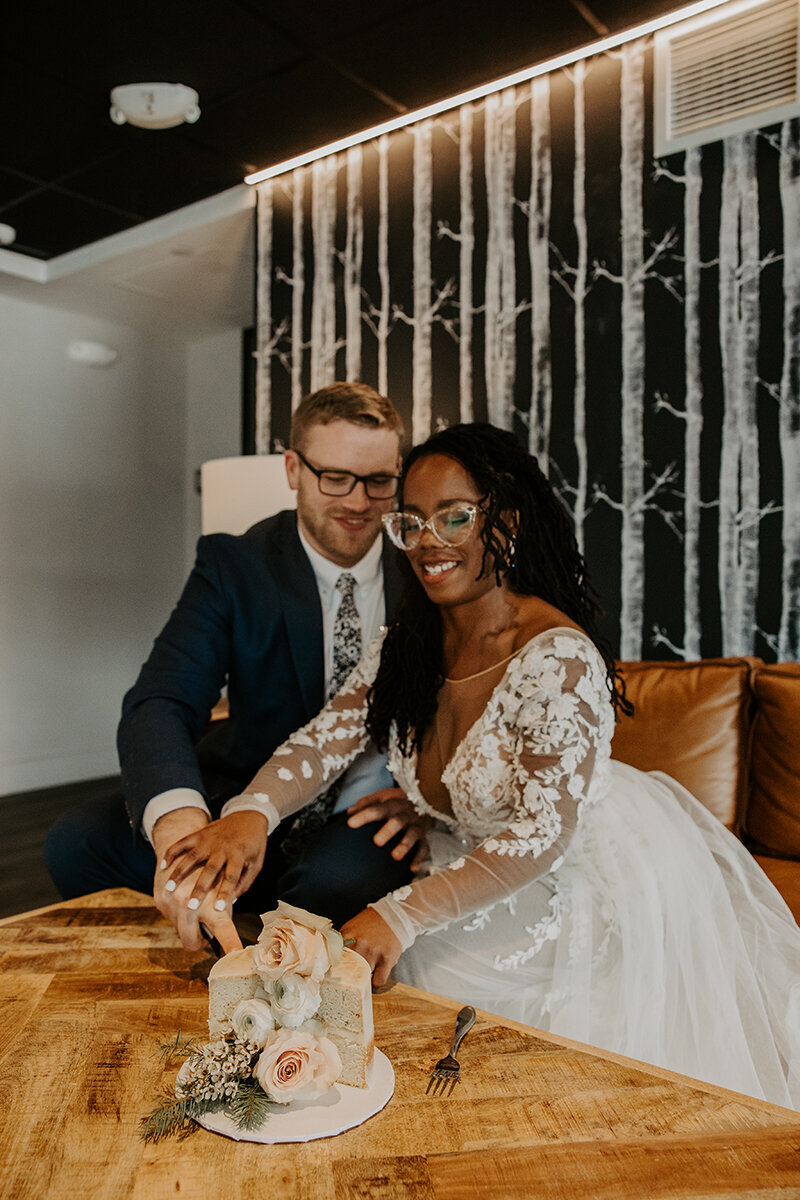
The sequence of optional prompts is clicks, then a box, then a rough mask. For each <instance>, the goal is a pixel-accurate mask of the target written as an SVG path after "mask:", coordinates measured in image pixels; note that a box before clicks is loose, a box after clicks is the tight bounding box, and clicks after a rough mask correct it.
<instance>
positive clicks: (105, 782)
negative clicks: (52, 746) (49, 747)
mask: <svg viewBox="0 0 800 1200" xmlns="http://www.w3.org/2000/svg"><path fill="white" fill-rule="evenodd" d="M118 787H119V776H117V775H111V776H109V777H108V778H106V779H92V780H89V781H88V782H87V783H68V784H64V785H62V786H61V787H53V788H46V789H44V790H43V791H38V792H17V793H16V794H15V795H12V796H0V813H2V822H3V838H2V840H0V917H10V916H13V915H14V913H18V912H27V911H28V909H31V908H41V907H42V906H43V905H45V904H54V903H55V902H56V901H58V900H59V899H60V898H61V897H60V896H59V894H58V892H57V891H56V889H55V887H54V886H53V884H52V883H51V881H50V876H49V875H48V873H47V867H46V866H45V865H44V858H43V857H42V847H43V846H44V839H45V837H46V836H47V831H48V829H49V828H50V826H51V825H52V824H53V822H54V821H55V820H56V818H57V817H59V816H60V815H61V813H63V812H66V810H67V809H68V808H72V806H73V805H74V804H79V803H80V802H81V801H82V800H91V799H93V798H94V797H95V796H102V795H105V793H106V792H110V791H114V790H116V789H117V788H118Z"/></svg>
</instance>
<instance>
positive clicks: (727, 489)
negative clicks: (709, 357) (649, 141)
mask: <svg viewBox="0 0 800 1200" xmlns="http://www.w3.org/2000/svg"><path fill="white" fill-rule="evenodd" d="M723 153H724V156H725V161H724V167H723V172H722V197H721V201H720V222H719V344H720V354H721V359H722V395H723V404H724V411H723V417H722V446H721V449H720V472H719V532H718V535H717V546H718V549H717V554H718V568H717V577H718V580H719V598H720V612H721V618H722V653H723V654H724V655H731V654H736V653H738V650H736V649H734V646H735V645H736V638H735V621H734V613H735V598H736V524H737V513H738V509H739V430H738V420H737V397H738V394H739V382H738V380H739V362H738V356H737V352H736V345H737V340H738V332H739V330H738V325H739V321H738V309H739V298H738V286H737V272H738V269H739V191H738V187H737V168H736V158H737V140H736V139H735V138H728V139H727V140H726V141H725V143H724V147H723Z"/></svg>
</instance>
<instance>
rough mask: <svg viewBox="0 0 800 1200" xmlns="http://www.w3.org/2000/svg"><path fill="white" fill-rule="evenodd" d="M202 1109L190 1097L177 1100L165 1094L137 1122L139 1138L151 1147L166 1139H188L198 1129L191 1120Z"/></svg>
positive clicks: (200, 1104) (198, 1103)
mask: <svg viewBox="0 0 800 1200" xmlns="http://www.w3.org/2000/svg"><path fill="white" fill-rule="evenodd" d="M202 1107H203V1105H202V1103H200V1102H198V1101H197V1100H195V1099H194V1098H193V1097H192V1096H185V1097H184V1098H183V1099H182V1100H178V1099H177V1098H176V1097H175V1096H171V1095H170V1094H169V1092H166V1093H164V1095H162V1096H160V1097H159V1099H158V1102H157V1104H156V1106H155V1108H153V1109H152V1110H151V1111H150V1112H149V1113H147V1114H146V1116H144V1117H142V1118H141V1120H140V1121H139V1137H140V1138H141V1139H142V1141H143V1142H148V1143H149V1144H151V1145H155V1143H156V1142H160V1141H163V1139H164V1138H168V1137H175V1136H178V1137H181V1138H185V1137H189V1136H190V1135H191V1134H193V1133H195V1131H196V1130H197V1128H198V1126H197V1125H196V1124H195V1122H194V1119H193V1118H195V1117H196V1116H199V1115H200V1112H199V1110H200V1109H201V1108H202Z"/></svg>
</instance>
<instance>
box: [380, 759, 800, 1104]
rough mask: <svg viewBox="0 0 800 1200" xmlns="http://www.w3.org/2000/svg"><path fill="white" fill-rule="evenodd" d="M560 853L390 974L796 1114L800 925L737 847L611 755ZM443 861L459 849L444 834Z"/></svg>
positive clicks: (658, 782) (654, 779)
mask: <svg viewBox="0 0 800 1200" xmlns="http://www.w3.org/2000/svg"><path fill="white" fill-rule="evenodd" d="M611 771H612V777H611V789H610V791H609V793H608V794H607V795H606V796H605V797H604V798H603V799H602V800H601V801H599V802H598V803H597V804H595V805H594V806H593V807H592V808H590V809H587V811H586V812H585V814H584V816H583V819H582V821H581V825H580V827H579V829H578V831H577V833H576V834H575V836H574V837H573V839H572V842H571V843H570V847H569V850H568V852H567V854H566V855H565V857H564V859H563V861H562V863H561V864H560V865H559V866H558V867H557V869H555V870H553V871H552V872H551V873H550V874H548V875H547V876H545V877H543V878H541V879H538V880H536V881H535V882H534V883H532V884H529V885H528V886H527V887H525V888H522V889H521V890H520V891H518V892H517V893H515V895H514V896H513V897H512V898H511V900H510V901H508V902H503V903H502V904H497V905H495V906H494V907H493V908H492V909H490V910H489V911H488V912H486V913H483V914H478V915H477V917H473V918H472V919H470V920H469V921H459V922H454V923H452V924H451V925H449V926H447V928H445V929H443V930H441V931H439V932H434V933H428V934H424V935H422V936H421V937H419V938H418V939H417V941H416V942H415V943H414V945H413V946H411V947H410V948H409V949H408V950H407V951H406V952H405V953H404V954H403V955H402V957H401V959H400V962H399V963H398V965H397V967H396V968H395V970H394V975H395V977H396V978H398V979H400V980H401V981H402V982H405V983H410V984H413V985H415V986H416V987H420V988H424V989H425V990H426V991H431V992H437V993H439V994H440V995H445V996H449V997H451V998H452V999H454V1000H458V1001H461V1002H463V1003H471V1004H474V1005H475V1006H476V1007H479V1008H483V1009H487V1010H489V1011H490V1012H495V1013H498V1014H499V1015H501V1016H506V1017H511V1018H513V1019H514V1020H517V1021H522V1022H525V1023H526V1024H529V1025H533V1026H536V1027H537V1028H539V1029H543V1030H547V1031H550V1032H553V1033H558V1034H561V1035H563V1036H565V1037H569V1038H574V1039H576V1040H578V1041H582V1042H588V1043H590V1044H592V1045H595V1046H599V1047H602V1048H603V1049H607V1050H613V1051H616V1052H617V1053H620V1054H626V1055H629V1056H631V1057H633V1058H638V1059H641V1060H643V1061H645V1062H648V1063H653V1064H656V1065H657V1066H662V1067H666V1068H668V1069H670V1070H673V1071H679V1072H681V1073H683V1074H686V1075H691V1076H693V1077H695V1078H697V1079H702V1080H706V1081H708V1082H710V1083H715V1084H719V1085H721V1086H723V1087H727V1088H732V1089H734V1090H735V1091H739V1092H744V1093H746V1094H748V1095H752V1096H758V1097H760V1098H762V1099H767V1100H770V1101H772V1102H773V1103H775V1104H782V1105H785V1106H787V1107H791V1108H795V1109H800V929H799V928H798V926H797V925H796V924H795V921H794V919H793V917H792V915H791V913H790V911H789V909H788V908H787V906H786V904H785V903H784V901H783V900H782V898H781V896H780V895H779V893H778V892H777V891H776V890H775V888H774V887H773V886H772V884H771V883H770V882H769V880H768V879H767V877H766V876H765V875H764V873H763V872H762V871H761V869H760V867H759V866H758V865H757V864H756V863H755V862H754V860H753V858H752V857H751V856H750V854H749V853H748V852H747V850H746V849H745V848H744V847H743V846H742V845H741V843H740V842H739V841H738V840H737V839H736V838H735V837H734V836H733V835H732V834H730V833H729V832H728V831H727V830H726V829H725V828H724V826H723V825H722V824H721V823H720V822H719V821H718V820H717V819H716V818H715V817H713V816H712V815H711V814H710V813H708V812H707V811H706V809H705V808H703V806H702V805H701V804H700V803H699V802H698V801H697V800H695V799H694V797H693V796H692V795H690V793H689V792H687V791H686V789H685V788H683V787H681V786H680V784H678V783H676V782H675V781H674V780H673V779H670V778H669V776H667V775H663V774H661V773H656V772H654V773H652V774H644V773H643V772H641V771H637V770H636V769H635V768H633V767H628V766H625V765H624V764H621V763H615V762H612V764H611ZM436 853H437V857H438V859H439V861H440V862H443V861H447V860H448V858H455V857H457V856H458V855H459V854H461V853H463V846H462V845H461V843H460V842H458V844H457V845H456V843H455V842H450V841H449V839H448V836H447V835H444V837H443V840H441V841H440V842H439V844H438V846H437V848H436Z"/></svg>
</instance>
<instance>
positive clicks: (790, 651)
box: [778, 121, 800, 659]
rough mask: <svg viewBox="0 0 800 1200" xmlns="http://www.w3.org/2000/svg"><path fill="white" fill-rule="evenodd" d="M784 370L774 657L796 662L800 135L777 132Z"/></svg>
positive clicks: (799, 626)
mask: <svg viewBox="0 0 800 1200" xmlns="http://www.w3.org/2000/svg"><path fill="white" fill-rule="evenodd" d="M780 192H781V201H782V204H783V254H784V258H783V293H784V308H783V372H782V375H781V390H780V415H779V436H780V452H781V463H782V465H783V567H782V571H781V599H782V604H781V626H780V634H779V638H778V658H779V659H797V658H800V133H799V131H798V122H797V121H784V123H783V127H782V129H781V156H780Z"/></svg>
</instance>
